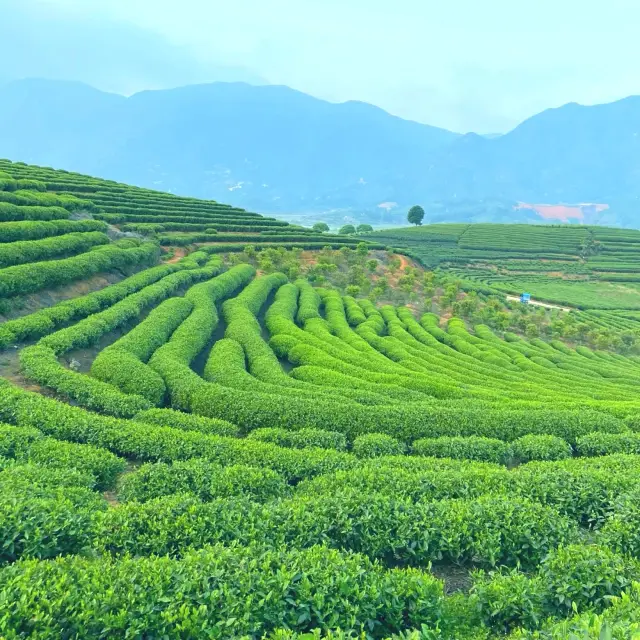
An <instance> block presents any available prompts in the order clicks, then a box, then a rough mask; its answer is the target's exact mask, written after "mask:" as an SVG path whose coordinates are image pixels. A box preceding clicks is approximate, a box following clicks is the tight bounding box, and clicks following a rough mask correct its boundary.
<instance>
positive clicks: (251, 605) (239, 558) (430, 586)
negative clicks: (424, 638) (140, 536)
mask: <svg viewBox="0 0 640 640" xmlns="http://www.w3.org/2000/svg"><path fill="white" fill-rule="evenodd" d="M3 578H4V579H3V583H2V587H1V588H0V599H2V601H3V602H6V603H8V606H7V608H6V609H5V611H4V615H3V618H2V621H1V622H0V633H2V634H7V633H11V634H14V635H16V636H19V635H27V634H28V635H37V636H38V637H39V638H43V640H44V639H48V638H51V639H53V638H60V637H62V636H63V635H65V634H69V633H75V634H80V635H82V637H83V638H87V639H89V638H101V637H104V632H105V621H107V620H109V622H108V633H109V635H110V636H112V637H116V636H124V635H129V636H132V637H133V636H140V635H144V636H148V637H172V638H177V637H202V635H203V634H205V635H206V636H207V637H212V638H224V637H227V638H228V637H236V638H237V637H242V636H253V637H260V636H262V635H263V634H266V633H269V632H272V631H274V630H275V629H276V628H277V627H286V628H288V629H291V630H292V631H294V632H307V631H311V630H312V629H314V628H320V627H323V628H342V629H344V630H346V631H360V630H363V631H364V630H366V632H367V633H368V634H369V635H370V637H372V638H385V637H388V636H389V634H391V633H394V632H397V631H400V630H401V629H403V628H405V627H406V626H409V627H411V626H416V625H418V624H421V623H424V624H427V625H433V624H435V622H436V621H437V619H438V614H439V611H440V607H441V601H442V584H441V583H440V582H439V581H438V580H436V579H435V578H433V577H432V576H430V575H429V574H427V573H422V572H420V571H416V570H411V569H395V570H391V571H385V570H383V569H381V568H380V567H379V566H377V565H374V564H372V563H370V562H368V561H367V560H366V558H363V557H361V556H358V555H357V554H341V553H338V552H336V551H332V550H328V549H324V548H322V547H316V548H313V549H309V550H305V551H297V550H286V551H285V550H273V551H271V550H263V549H260V548H257V547H250V548H244V549H243V548H240V547H232V548H227V547H223V546H215V547H212V548H209V549H204V550H202V551H197V552H192V553H189V554H188V555H186V556H185V558H184V559H182V560H171V559H169V558H124V559H121V560H114V559H110V558H96V559H87V558H81V557H75V558H68V559H62V560H59V561H57V562H52V563H48V564H47V563H33V562H31V563H28V562H27V563H23V564H19V565H16V566H14V567H11V568H9V569H7V570H6V574H5V575H4V576H3ZM34 585H37V587H34ZM69 585H73V589H70V588H69ZM105 593H108V594H109V595H108V598H105V597H104V594H105ZM258 594H269V595H268V597H264V596H262V597H261V596H259V595H258ZM149 602H154V603H156V604H155V606H153V607H150V606H149ZM113 611H118V612H120V613H119V614H118V615H117V616H113V615H111V614H110V613H109V612H113Z"/></svg>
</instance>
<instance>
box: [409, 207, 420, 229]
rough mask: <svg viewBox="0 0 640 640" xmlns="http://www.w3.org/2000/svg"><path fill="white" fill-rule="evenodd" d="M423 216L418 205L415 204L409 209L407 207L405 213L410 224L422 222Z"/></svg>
mask: <svg viewBox="0 0 640 640" xmlns="http://www.w3.org/2000/svg"><path fill="white" fill-rule="evenodd" d="M423 218H424V209H423V208H422V207H421V206H420V205H419V204H415V205H413V207H411V209H409V213H408V214H407V220H408V221H409V222H410V223H411V224H415V225H416V226H417V225H420V224H422V219H423Z"/></svg>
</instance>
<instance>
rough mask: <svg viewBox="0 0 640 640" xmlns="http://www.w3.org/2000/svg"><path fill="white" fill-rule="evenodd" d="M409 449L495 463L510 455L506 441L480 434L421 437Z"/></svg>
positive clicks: (416, 451) (429, 454) (502, 461)
mask: <svg viewBox="0 0 640 640" xmlns="http://www.w3.org/2000/svg"><path fill="white" fill-rule="evenodd" d="M411 451H412V453H413V454H414V455H418V456H433V457H435V458H458V459H463V460H478V461H481V462H495V463H497V464H506V463H507V462H508V461H509V459H510V458H511V456H512V451H511V446H510V445H509V444H507V443H506V442H503V441H502V440H496V439H495V438H483V437H480V436H469V437H466V438H463V437H451V438H447V437H443V438H421V439H420V440H416V441H415V442H414V443H413V445H412V447H411Z"/></svg>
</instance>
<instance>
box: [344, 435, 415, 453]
mask: <svg viewBox="0 0 640 640" xmlns="http://www.w3.org/2000/svg"><path fill="white" fill-rule="evenodd" d="M404 450H405V445H403V444H402V443H401V442H398V440H396V439H395V438H392V437H391V436H388V435H385V434H384V433H369V434H367V435H364V436H358V437H357V438H356V439H355V440H354V441H353V453H354V454H355V455H356V456H358V458H378V457H380V456H394V455H400V454H402V453H404Z"/></svg>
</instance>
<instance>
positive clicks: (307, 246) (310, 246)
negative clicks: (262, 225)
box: [201, 226, 384, 253]
mask: <svg viewBox="0 0 640 640" xmlns="http://www.w3.org/2000/svg"><path fill="white" fill-rule="evenodd" d="M216 229H217V230H218V231H222V230H223V229H222V228H221V227H220V226H217V227H216ZM216 242H217V240H216ZM351 246H352V245H351V243H349V242H344V241H340V242H332V241H331V240H330V239H329V238H327V239H326V240H325V241H324V242H307V241H306V240H305V242H261V243H260V248H261V249H278V248H279V247H284V248H285V249H293V248H297V249H303V250H305V251H313V250H316V249H317V250H319V249H325V248H327V247H328V248H330V249H340V247H351ZM246 248H247V243H246V242H245V243H224V244H214V245H206V246H203V247H201V249H202V250H203V251H207V252H208V253H238V252H240V251H244V250H245V249H246ZM369 249H371V250H373V249H384V247H383V246H382V245H374V244H370V245H369Z"/></svg>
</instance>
